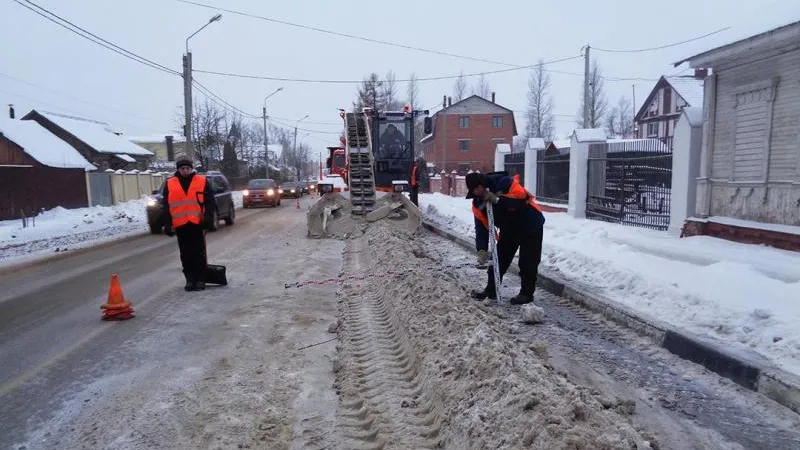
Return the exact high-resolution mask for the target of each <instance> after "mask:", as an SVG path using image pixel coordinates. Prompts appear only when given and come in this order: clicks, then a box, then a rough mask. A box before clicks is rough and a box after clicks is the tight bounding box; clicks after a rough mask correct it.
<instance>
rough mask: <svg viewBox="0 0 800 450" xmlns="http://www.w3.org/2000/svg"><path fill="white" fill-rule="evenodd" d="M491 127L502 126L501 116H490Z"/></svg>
mask: <svg viewBox="0 0 800 450" xmlns="http://www.w3.org/2000/svg"><path fill="white" fill-rule="evenodd" d="M492 128H503V116H492Z"/></svg>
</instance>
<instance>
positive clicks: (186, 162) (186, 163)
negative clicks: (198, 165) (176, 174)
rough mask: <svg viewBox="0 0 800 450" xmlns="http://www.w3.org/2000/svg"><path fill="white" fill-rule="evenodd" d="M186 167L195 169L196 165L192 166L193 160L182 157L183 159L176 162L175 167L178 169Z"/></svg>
mask: <svg viewBox="0 0 800 450" xmlns="http://www.w3.org/2000/svg"><path fill="white" fill-rule="evenodd" d="M184 166H189V167H191V168H194V164H192V160H191V159H189V158H185V157H182V158H178V160H177V161H175V167H176V168H178V169H180V168H181V167H184Z"/></svg>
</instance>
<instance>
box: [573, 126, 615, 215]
mask: <svg viewBox="0 0 800 450" xmlns="http://www.w3.org/2000/svg"><path fill="white" fill-rule="evenodd" d="M601 136H602V138H601ZM605 141H606V139H605V131H604V130H602V129H578V130H575V131H573V132H572V143H571V145H570V149H569V203H568V206H567V214H569V215H571V216H572V217H576V218H579V219H583V218H585V217H586V192H587V189H588V179H587V178H588V176H589V145H590V144H597V143H603V142H605Z"/></svg>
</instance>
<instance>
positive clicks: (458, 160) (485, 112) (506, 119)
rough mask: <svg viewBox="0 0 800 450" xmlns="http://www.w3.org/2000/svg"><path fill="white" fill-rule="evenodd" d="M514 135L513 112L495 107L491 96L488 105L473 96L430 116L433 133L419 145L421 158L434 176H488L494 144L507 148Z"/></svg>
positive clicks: (515, 129)
mask: <svg viewBox="0 0 800 450" xmlns="http://www.w3.org/2000/svg"><path fill="white" fill-rule="evenodd" d="M516 135H517V125H516V123H515V122H514V113H513V111H511V110H510V109H508V108H504V107H502V106H500V105H498V104H497V103H495V102H494V93H492V100H491V101H489V100H486V99H484V98H482V97H479V96H477V95H473V96H471V97H468V98H465V99H464V100H461V101H460V102H457V103H454V104H452V105H449V106H448V107H447V108H444V109H442V110H441V111H439V112H437V113H436V114H434V115H433V132H432V133H431V134H429V135H427V136H425V137H424V138H423V139H422V141H421V143H422V155H423V157H424V158H425V160H426V161H427V162H428V163H429V164H433V165H434V166H435V171H436V172H440V171H441V170H442V169H444V170H445V171H446V172H448V173H449V172H451V171H452V170H453V169H455V170H456V171H458V172H459V173H460V174H464V173H466V172H468V171H469V170H480V171H481V172H483V173H486V172H491V171H492V170H494V151H495V147H496V146H497V144H509V145H510V144H512V143H513V139H514V136H516Z"/></svg>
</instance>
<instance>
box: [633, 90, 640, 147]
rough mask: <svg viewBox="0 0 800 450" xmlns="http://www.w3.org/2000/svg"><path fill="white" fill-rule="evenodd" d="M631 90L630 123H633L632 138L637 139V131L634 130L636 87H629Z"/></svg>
mask: <svg viewBox="0 0 800 450" xmlns="http://www.w3.org/2000/svg"><path fill="white" fill-rule="evenodd" d="M631 90H632V91H633V105H631V109H632V110H633V111H631V113H632V114H631V122H633V138H634V139H635V138H638V137H639V130H637V129H636V85H635V84H632V85H631Z"/></svg>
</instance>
